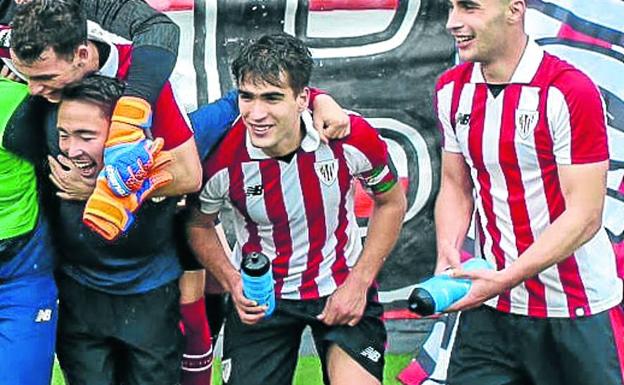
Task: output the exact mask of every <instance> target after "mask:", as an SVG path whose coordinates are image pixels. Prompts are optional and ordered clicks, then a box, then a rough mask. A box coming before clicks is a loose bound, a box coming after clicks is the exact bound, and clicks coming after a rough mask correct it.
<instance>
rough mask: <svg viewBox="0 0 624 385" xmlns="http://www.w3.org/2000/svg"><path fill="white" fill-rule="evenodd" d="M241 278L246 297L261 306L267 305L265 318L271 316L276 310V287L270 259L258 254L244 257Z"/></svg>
mask: <svg viewBox="0 0 624 385" xmlns="http://www.w3.org/2000/svg"><path fill="white" fill-rule="evenodd" d="M241 277H242V279H243V294H244V295H245V297H247V298H248V299H250V300H252V301H256V303H257V304H258V305H259V306H262V305H266V306H267V307H268V308H267V310H266V312H265V317H268V316H270V315H271V313H273V310H275V287H274V284H273V270H272V269H271V261H269V258H268V257H267V256H266V255H264V254H262V253H257V252H252V253H249V254H246V255H245V256H243V261H242V263H241Z"/></svg>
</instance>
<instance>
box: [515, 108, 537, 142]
mask: <svg viewBox="0 0 624 385" xmlns="http://www.w3.org/2000/svg"><path fill="white" fill-rule="evenodd" d="M538 118H539V114H538V112H537V111H531V110H521V109H517V110H516V132H518V135H520V137H521V138H522V139H526V138H528V137H529V135H530V134H531V133H532V132H533V130H535V126H537V121H538Z"/></svg>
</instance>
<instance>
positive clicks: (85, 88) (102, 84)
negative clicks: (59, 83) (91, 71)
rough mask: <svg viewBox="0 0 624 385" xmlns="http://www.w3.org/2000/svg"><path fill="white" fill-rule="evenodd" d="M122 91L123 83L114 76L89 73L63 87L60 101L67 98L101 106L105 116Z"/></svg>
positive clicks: (109, 114)
mask: <svg viewBox="0 0 624 385" xmlns="http://www.w3.org/2000/svg"><path fill="white" fill-rule="evenodd" d="M123 91H124V84H123V83H122V82H121V81H119V80H117V79H115V78H109V77H108V76H102V75H89V76H87V77H85V78H83V79H82V80H79V81H77V82H75V83H71V84H69V85H68V86H67V87H65V88H63V90H62V91H61V103H62V102H63V101H67V100H74V101H84V102H89V103H93V104H96V105H98V106H99V107H100V108H102V110H103V111H104V113H105V114H106V116H107V117H110V116H111V115H112V113H113V108H114V107H115V104H117V100H119V98H120V97H121V95H122V94H123Z"/></svg>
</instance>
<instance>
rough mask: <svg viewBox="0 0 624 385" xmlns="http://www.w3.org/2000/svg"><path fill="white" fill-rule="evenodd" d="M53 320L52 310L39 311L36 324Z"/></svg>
mask: <svg viewBox="0 0 624 385" xmlns="http://www.w3.org/2000/svg"><path fill="white" fill-rule="evenodd" d="M51 319H52V309H39V312H37V317H36V318H35V322H48V321H50V320H51Z"/></svg>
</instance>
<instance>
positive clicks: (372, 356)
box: [360, 346, 381, 362]
mask: <svg viewBox="0 0 624 385" xmlns="http://www.w3.org/2000/svg"><path fill="white" fill-rule="evenodd" d="M360 354H361V355H363V356H364V357H366V358H368V359H369V360H371V361H373V362H377V361H379V359H380V358H381V353H379V352H378V351H377V350H375V348H373V347H372V346H369V347H367V348H366V349H364V350H362V351H361V352H360Z"/></svg>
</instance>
